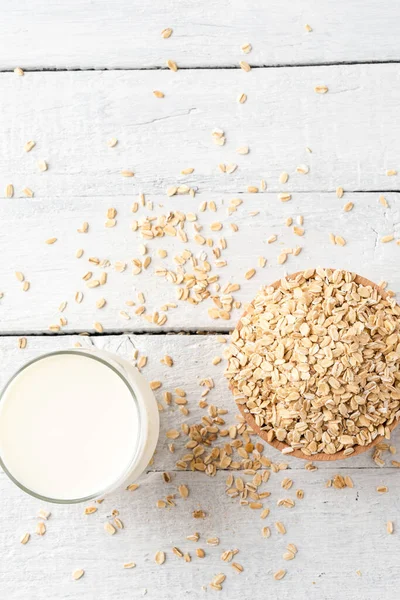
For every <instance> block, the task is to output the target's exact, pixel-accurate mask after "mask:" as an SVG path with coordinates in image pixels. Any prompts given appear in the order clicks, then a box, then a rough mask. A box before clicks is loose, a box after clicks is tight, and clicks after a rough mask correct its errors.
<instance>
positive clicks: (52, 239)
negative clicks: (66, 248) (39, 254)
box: [46, 237, 57, 245]
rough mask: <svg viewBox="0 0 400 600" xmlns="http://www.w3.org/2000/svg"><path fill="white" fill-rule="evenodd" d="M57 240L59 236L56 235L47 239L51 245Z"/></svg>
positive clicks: (47, 242)
mask: <svg viewBox="0 0 400 600" xmlns="http://www.w3.org/2000/svg"><path fill="white" fill-rule="evenodd" d="M56 241H57V238H56V237H52V238H49V239H48V240H46V244H49V245H51V244H55V243H56Z"/></svg>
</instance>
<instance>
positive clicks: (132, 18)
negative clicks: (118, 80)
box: [0, 0, 400, 69]
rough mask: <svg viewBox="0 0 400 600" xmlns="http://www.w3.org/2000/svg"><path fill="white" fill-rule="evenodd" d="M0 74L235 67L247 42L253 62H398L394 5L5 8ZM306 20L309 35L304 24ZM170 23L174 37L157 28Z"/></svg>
mask: <svg viewBox="0 0 400 600" xmlns="http://www.w3.org/2000/svg"><path fill="white" fill-rule="evenodd" d="M3 8H4V10H3V15H2V24H3V35H2V37H1V40H0V68H1V69H13V68H14V67H15V66H22V67H25V68H31V69H41V68H61V69H65V68H67V69H71V68H73V69H93V68H95V69H101V68H107V69H113V68H135V69H138V68H139V69H142V68H150V67H164V66H165V62H166V60H167V59H168V58H173V59H175V60H177V61H178V63H179V64H180V65H181V66H182V67H204V66H209V67H220V66H234V65H237V64H238V62H239V60H241V58H242V57H243V55H242V52H241V50H240V46H241V45H242V44H243V43H245V42H251V44H252V45H253V48H254V50H253V52H252V53H251V55H250V56H249V58H250V60H251V63H252V64H255V65H276V64H304V63H307V64H309V63H321V62H343V61H371V60H399V59H400V53H399V47H398V29H397V26H396V24H397V20H398V16H399V15H398V7H397V5H396V3H395V2H390V1H389V0H384V1H383V2H380V3H379V5H377V4H375V3H372V2H367V3H365V2H362V0H354V1H353V2H345V1H344V0H342V1H341V2H339V3H337V4H336V5H335V10H332V3H331V2H329V0H319V1H318V0H311V1H307V0H300V1H299V2H296V3H295V4H294V3H293V2H290V0H283V1H280V0H272V1H270V2H268V5H267V6H266V5H265V2H263V0H251V1H249V2H246V3H241V2H237V1H236V0H229V1H228V2H225V3H223V4H222V3H221V2H218V1H217V0H210V1H209V2H207V7H206V8H207V9H206V10H205V7H204V6H203V5H202V4H197V3H195V2H191V1H190V0H181V1H180V2H174V1H173V0H167V1H165V2H163V1H162V0H152V2H151V10H150V5H147V4H139V3H137V2H134V3H132V2H129V1H128V0H116V1H114V2H113V3H112V4H110V3H109V2H107V0H96V1H95V2H92V1H90V0H82V1H80V0H71V1H70V2H68V4H67V5H63V6H60V4H59V3H58V2H55V1H54V0H53V1H51V2H45V1H44V0H33V1H32V2H29V3H28V2H22V3H18V4H16V3H15V2H12V0H5V1H4V2H3ZM307 23H308V24H310V25H311V27H312V28H313V32H312V33H307V32H306V30H305V25H306V24H307ZM166 27H172V28H173V30H174V33H173V36H172V37H171V38H169V39H168V40H164V39H162V38H161V35H160V32H161V31H162V30H163V29H164V28H166Z"/></svg>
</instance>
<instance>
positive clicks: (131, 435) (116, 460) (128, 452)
mask: <svg viewBox="0 0 400 600" xmlns="http://www.w3.org/2000/svg"><path fill="white" fill-rule="evenodd" d="M139 434H140V427H139V412H138V410H137V405H136V403H135V401H134V399H133V398H132V394H131V392H130V390H129V388H128V386H127V385H126V383H125V382H124V380H123V379H122V378H121V377H120V376H119V375H118V374H117V373H115V372H114V371H113V370H112V369H111V368H110V367H108V366H107V365H105V364H104V363H102V362H100V361H99V360H97V359H95V358H91V357H89V356H85V355H82V354H79V353H72V354H67V353H60V354H56V355H52V356H47V357H44V358H42V359H40V360H39V361H37V362H35V363H33V364H31V365H29V366H28V367H26V368H25V369H23V370H22V371H21V373H19V374H18V375H17V376H16V377H15V378H14V379H13V381H12V382H11V383H10V384H9V386H8V388H7V389H6V391H5V393H4V395H3V398H2V400H1V402H0V456H1V458H2V460H3V462H4V464H5V466H6V468H7V469H8V471H9V472H10V473H11V475H12V476H13V477H14V478H15V479H16V480H17V481H18V482H19V483H21V484H22V485H23V486H25V487H26V488H28V490H31V491H33V492H35V493H36V494H40V495H42V496H45V497H48V498H51V499H59V500H73V499H79V498H85V497H88V496H92V495H97V494H101V493H102V492H103V491H105V490H106V489H107V488H108V487H110V486H112V485H113V484H115V482H116V481H118V480H119V479H120V478H121V477H122V476H123V475H124V474H125V473H126V471H127V469H128V468H129V466H130V464H131V463H132V459H133V457H134V454H135V450H136V447H137V440H138V436H139Z"/></svg>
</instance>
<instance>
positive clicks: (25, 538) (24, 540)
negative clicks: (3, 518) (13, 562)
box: [19, 533, 31, 545]
mask: <svg viewBox="0 0 400 600" xmlns="http://www.w3.org/2000/svg"><path fill="white" fill-rule="evenodd" d="M30 539H31V534H30V533H24V535H23V536H22V537H21V538H20V540H19V541H20V543H21V544H23V545H25V544H27V543H28V542H29V540H30Z"/></svg>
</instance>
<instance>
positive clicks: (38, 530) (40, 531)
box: [35, 521, 46, 535]
mask: <svg viewBox="0 0 400 600" xmlns="http://www.w3.org/2000/svg"><path fill="white" fill-rule="evenodd" d="M35 531H36V533H37V535H44V534H45V533H46V525H45V524H44V523H43V521H39V522H38V523H37V525H36V530H35Z"/></svg>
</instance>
